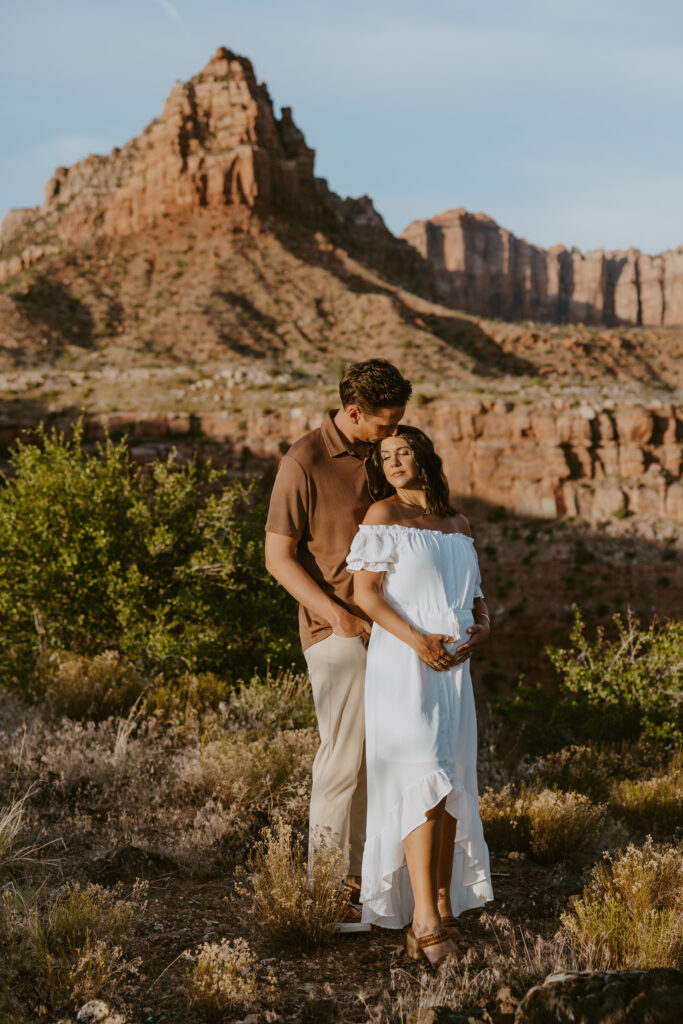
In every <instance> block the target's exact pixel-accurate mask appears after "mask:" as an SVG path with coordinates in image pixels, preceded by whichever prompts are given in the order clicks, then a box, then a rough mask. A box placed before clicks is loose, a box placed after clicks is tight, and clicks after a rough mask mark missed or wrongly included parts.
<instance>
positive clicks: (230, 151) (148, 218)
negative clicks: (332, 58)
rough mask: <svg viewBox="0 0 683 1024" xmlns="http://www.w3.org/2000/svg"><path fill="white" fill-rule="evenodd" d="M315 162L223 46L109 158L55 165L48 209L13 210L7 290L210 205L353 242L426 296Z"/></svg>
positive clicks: (411, 271)
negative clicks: (105, 240)
mask: <svg viewBox="0 0 683 1024" xmlns="http://www.w3.org/2000/svg"><path fill="white" fill-rule="evenodd" d="M314 159H315V153H314V151H313V150H312V149H310V148H309V147H308V146H307V145H306V142H305V139H304V136H303V134H302V132H301V131H300V130H299V129H298V128H297V126H296V124H295V123H294V121H293V119H292V112H291V109H290V108H289V107H283V108H282V113H281V117H280V118H277V117H276V116H275V113H274V110H273V104H272V101H271V99H270V96H269V94H268V89H267V87H266V86H265V85H264V84H259V83H257V81H256V77H255V74H254V69H253V67H252V64H251V62H250V61H249V60H248V59H247V58H246V57H241V56H237V55H236V54H234V53H232V52H231V51H230V50H227V49H225V48H224V47H219V49H218V50H217V51H216V53H215V54H214V56H213V58H212V59H211V60H210V61H209V63H208V64H207V65H206V67H205V68H204V69H203V70H202V71H201V72H200V73H199V74H198V75H195V76H194V77H193V78H192V79H191V80H190V81H189V82H177V83H176V84H175V86H174V87H173V88H172V89H171V92H170V93H169V95H168V97H167V99H166V103H165V105H164V109H163V112H162V114H161V116H160V117H159V118H157V119H156V120H154V121H153V122H152V123H151V124H150V125H148V126H147V128H145V129H144V131H143V132H142V133H141V135H140V136H138V137H137V138H134V139H132V140H131V141H130V142H128V143H127V144H126V145H125V146H123V147H122V148H120V149H119V148H115V149H113V150H112V152H111V153H110V154H109V155H107V156H95V155H90V156H88V157H86V158H85V159H84V160H80V161H79V162H78V163H76V164H74V165H73V166H71V167H58V168H57V170H56V171H55V173H54V175H53V176H52V178H50V180H49V181H48V182H47V185H46V187H45V199H44V202H43V204H42V206H40V207H34V208H30V209H18V210H10V211H9V212H8V213H7V214H6V216H5V218H4V219H3V222H2V226H1V228H0V281H2V280H4V279H6V278H7V277H9V276H12V275H14V274H17V273H19V272H21V271H22V270H24V269H26V268H27V267H29V266H31V265H33V264H34V263H36V262H37V261H39V260H42V259H43V258H44V257H45V256H46V255H50V254H54V253H56V252H57V251H59V249H60V248H63V247H64V246H68V245H72V244H74V243H78V242H79V241H82V240H84V239H86V238H88V237H89V236H90V235H91V234H92V233H93V232H95V233H100V234H103V235H109V236H115V235H127V234H131V233H135V232H139V231H142V230H143V229H144V228H145V227H146V226H147V225H149V224H150V223H152V222H154V221H155V220H157V219H158V218H160V217H164V216H166V217H169V216H170V217H174V216H179V215H182V214H187V213H191V212H192V211H193V210H197V209H202V208H209V209H210V208H220V207H242V208H244V209H245V210H253V211H264V212H275V213H277V214H281V215H285V216H288V217H290V218H296V219H297V220H298V221H300V222H302V223H304V224H306V225H308V226H310V227H315V228H320V229H322V230H328V231H334V232H335V233H336V234H337V235H338V236H340V237H341V236H344V235H345V234H346V235H349V234H352V235H353V237H354V239H355V240H356V242H357V243H362V245H363V247H364V249H365V250H366V252H367V253H368V255H371V256H373V258H374V261H375V262H376V263H377V264H379V265H382V266H383V268H384V269H385V270H387V271H388V272H390V273H393V274H394V275H397V276H399V277H401V278H403V279H404V280H405V281H406V282H407V283H410V284H412V285H414V286H415V287H416V288H418V289H420V290H422V291H424V290H429V288H430V286H431V271H430V268H429V266H428V264H426V263H425V261H424V260H422V259H421V258H420V257H419V256H418V255H417V254H416V253H415V251H414V249H413V248H412V247H411V246H410V245H408V244H407V243H405V242H403V241H401V240H399V239H397V238H395V236H394V235H392V233H391V232H390V231H389V230H388V229H387V228H386V226H385V225H384V222H383V221H382V218H381V217H380V215H379V214H378V213H377V211H376V210H375V209H374V207H373V205H372V201H371V200H370V199H369V198H368V197H367V196H362V197H360V198H359V199H351V198H346V199H341V198H340V197H339V196H338V195H336V194H335V193H334V192H332V191H331V190H330V189H329V188H328V186H327V182H326V181H325V180H324V179H323V178H318V177H316V176H315V174H314V172H313V164H314Z"/></svg>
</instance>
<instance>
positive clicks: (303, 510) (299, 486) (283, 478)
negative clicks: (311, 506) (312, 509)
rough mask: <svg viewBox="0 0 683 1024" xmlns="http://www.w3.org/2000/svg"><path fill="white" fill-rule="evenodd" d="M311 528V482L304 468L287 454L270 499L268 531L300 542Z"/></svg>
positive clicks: (282, 461)
mask: <svg viewBox="0 0 683 1024" xmlns="http://www.w3.org/2000/svg"><path fill="white" fill-rule="evenodd" d="M307 525H308V481H307V479H306V474H305V472H304V470H303V468H302V467H301V466H300V465H299V463H298V462H297V461H296V459H293V458H292V457H291V456H290V455H283V457H282V459H281V460H280V466H279V468H278V471H277V476H276V477H275V483H274V485H273V492H272V494H271V496H270V505H269V507H268V519H267V520H266V531H267V532H268V533H279V534H282V535H283V536H285V537H294V538H295V539H296V540H300V539H301V536H302V535H303V533H304V531H305V530H306V527H307Z"/></svg>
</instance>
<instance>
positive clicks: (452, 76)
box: [0, 0, 683, 252]
mask: <svg viewBox="0 0 683 1024" xmlns="http://www.w3.org/2000/svg"><path fill="white" fill-rule="evenodd" d="M219 45H225V46H228V47H229V48H230V49H232V50H235V51H236V52H238V53H242V54H244V55H246V56H248V57H250V58H251V60H252V61H253V63H254V65H255V69H256V74H257V76H258V78H259V80H263V81H265V82H267V84H268V87H269V89H270V93H271V96H272V98H273V100H274V102H275V104H276V106H277V107H278V108H279V106H280V105H284V106H291V107H293V110H294V118H295V120H296V122H297V124H298V125H299V127H300V128H301V129H302V130H303V131H304V133H305V136H306V140H307V142H308V143H309V145H311V146H313V147H314V149H315V150H316V153H317V159H316V171H317V173H318V174H319V175H321V176H323V177H326V178H327V179H328V181H329V184H330V186H331V187H332V188H333V189H334V190H335V191H336V192H339V193H340V194H342V195H360V194H363V193H367V194H369V195H370V196H372V198H373V200H374V202H375V205H376V207H377V209H378V210H379V211H380V213H381V214H382V215H383V217H384V218H385V220H386V222H387V224H388V225H389V227H390V228H391V229H392V230H394V231H397V232H398V231H400V230H401V229H402V228H404V227H405V226H406V225H407V224H408V223H409V222H410V221H411V220H414V219H416V218H422V217H429V216H431V215H433V214H435V213H439V212H441V211H443V210H445V209H448V208H451V207H456V206H464V207H466V208H467V209H469V210H473V211H478V210H480V211H483V212H485V213H488V214H489V215H490V216H492V217H493V218H494V219H495V220H497V221H498V222H499V223H500V224H502V225H503V226H505V227H507V228H509V229H510V230H512V231H514V232H515V234H518V235H520V236H523V237H525V238H527V239H529V241H532V242H535V243H537V244H539V245H544V246H548V245H553V244H556V243H562V244H565V245H567V246H572V245H576V246H578V247H579V248H581V249H584V250H586V249H591V248H596V247H602V248H626V247H628V246H629V245H635V246H638V247H639V248H641V249H643V250H645V251H647V252H658V251H660V250H663V249H668V248H675V247H676V246H678V245H681V244H683V216H682V212H681V211H682V206H683V202H682V200H683V116H682V114H683V4H681V3H680V0H571V2H569V3H568V2H567V0H344V2H343V3H342V2H340V0H336V2H332V0H286V2H285V0H240V2H237V0H116V2H113V0H61V2H55V0H21V2H17V0H0V96H1V97H2V98H1V100H0V138H1V139H2V146H1V147H0V216H2V214H4V212H5V210H7V209H8V208H10V207H14V206H32V205H35V204H37V203H39V202H41V200H42V195H43V186H44V183H45V181H46V179H47V178H48V177H49V176H50V175H51V173H52V171H53V170H54V168H55V167H56V166H57V165H59V164H62V163H63V164H69V163H73V162H74V161H75V160H77V159H79V158H81V157H83V156H86V155H87V154H88V153H89V152H108V151H109V150H110V149H111V148H112V147H113V146H115V145H121V144H122V143H124V142H125V141H127V140H128V139H129V138H131V137H132V136H134V135H137V134H138V133H139V132H140V130H141V129H142V128H143V127H144V126H145V125H146V124H147V123H148V122H149V121H151V120H152V119H153V118H154V117H155V116H157V115H158V114H159V113H160V111H161V109H162V105H163V101H164V98H165V96H166V94H167V93H168V91H169V90H170V88H171V86H172V85H173V82H174V81H175V80H176V79H186V78H189V77H191V76H192V75H193V74H194V73H196V72H197V71H198V70H199V69H200V68H201V67H202V66H203V65H204V64H205V63H206V62H207V61H208V59H209V58H210V56H211V54H212V53H213V52H214V50H215V49H216V47H217V46H219Z"/></svg>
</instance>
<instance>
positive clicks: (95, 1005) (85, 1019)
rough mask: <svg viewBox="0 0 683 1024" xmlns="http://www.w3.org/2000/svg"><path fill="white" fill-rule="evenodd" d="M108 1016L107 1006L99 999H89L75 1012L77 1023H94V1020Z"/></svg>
mask: <svg viewBox="0 0 683 1024" xmlns="http://www.w3.org/2000/svg"><path fill="white" fill-rule="evenodd" d="M108 1016H109V1007H108V1006H107V1004H106V1003H103V1002H102V1000H101V999H91V1000H90V1002H89V1003H86V1004H85V1005H84V1006H82V1007H81V1008H80V1010H79V1011H78V1013H77V1014H76V1020H77V1021H79V1024H95V1022H96V1021H100V1020H105V1018H106V1017H108Z"/></svg>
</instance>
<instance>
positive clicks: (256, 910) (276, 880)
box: [237, 819, 346, 950]
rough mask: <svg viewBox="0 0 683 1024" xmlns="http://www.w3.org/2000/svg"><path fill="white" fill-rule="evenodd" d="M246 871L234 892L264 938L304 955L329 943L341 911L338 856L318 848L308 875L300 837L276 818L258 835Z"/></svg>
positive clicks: (340, 858) (341, 869)
mask: <svg viewBox="0 0 683 1024" xmlns="http://www.w3.org/2000/svg"><path fill="white" fill-rule="evenodd" d="M249 869H250V872H251V874H249V875H244V874H242V875H241V876H239V877H238V882H237V892H238V895H239V896H240V897H241V898H242V900H243V902H244V907H245V912H246V913H248V914H249V915H250V916H252V917H253V918H254V921H255V923H256V924H257V926H258V927H259V928H262V929H263V930H264V932H266V933H267V935H268V936H270V937H272V938H274V939H277V940H279V941H280V942H282V943H283V944H286V945H287V946H289V947H291V946H300V947H301V948H303V949H307V950H308V949H314V948H316V947H318V946H322V945H325V944H326V943H328V942H330V941H331V940H332V938H333V936H334V929H335V925H336V924H337V923H338V922H339V921H340V920H341V918H342V916H343V914H344V910H345V906H346V899H345V897H344V895H343V893H342V891H341V887H340V883H341V879H342V876H343V874H344V864H343V854H342V853H341V851H338V850H336V849H325V848H322V849H320V850H319V851H318V852H317V853H316V856H315V858H314V860H313V864H312V866H311V869H310V871H309V866H308V862H307V860H306V857H305V853H304V841H303V838H302V836H301V835H299V834H293V833H292V828H291V826H290V825H288V824H286V823H285V822H284V821H283V820H282V819H280V820H278V821H277V822H275V824H274V826H273V828H265V829H264V830H263V832H262V833H261V840H260V842H258V843H257V844H256V846H255V847H254V850H253V852H252V854H251V857H250V860H249Z"/></svg>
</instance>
